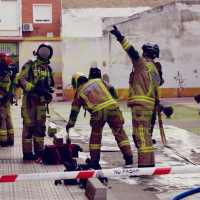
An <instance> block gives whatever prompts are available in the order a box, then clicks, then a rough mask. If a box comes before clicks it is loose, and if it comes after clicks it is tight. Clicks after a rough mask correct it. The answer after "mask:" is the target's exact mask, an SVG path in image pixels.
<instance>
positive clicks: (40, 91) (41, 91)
mask: <svg viewBox="0 0 200 200" xmlns="http://www.w3.org/2000/svg"><path fill="white" fill-rule="evenodd" d="M33 92H34V93H36V94H42V93H43V92H44V89H43V88H41V87H38V86H35V87H34V88H33Z"/></svg>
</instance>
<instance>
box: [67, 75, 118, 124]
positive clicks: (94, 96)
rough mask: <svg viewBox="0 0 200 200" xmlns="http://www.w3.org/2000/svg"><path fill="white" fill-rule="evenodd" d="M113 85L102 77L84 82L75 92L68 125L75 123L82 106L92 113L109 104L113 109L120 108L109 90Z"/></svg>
mask: <svg viewBox="0 0 200 200" xmlns="http://www.w3.org/2000/svg"><path fill="white" fill-rule="evenodd" d="M111 87H112V86H111V85H110V84H108V83H107V82H106V81H103V80H102V79H91V80H89V81H88V82H86V83H84V84H82V85H81V86H80V87H79V89H78V90H77V92H76V94H75V97H74V101H73V103H72V109H71V110H72V112H71V114H70V118H69V122H68V125H69V126H70V127H73V126H74V125H75V123H76V119H77V116H78V113H79V111H80V108H81V106H83V108H84V109H85V110H87V111H88V112H89V113H90V114H92V113H94V112H96V111H98V110H101V109H103V108H106V107H108V106H112V108H113V109H115V108H118V107H119V105H118V102H117V99H114V98H113V97H112V95H111V94H110V92H109V91H108V90H109V89H110V88H111Z"/></svg>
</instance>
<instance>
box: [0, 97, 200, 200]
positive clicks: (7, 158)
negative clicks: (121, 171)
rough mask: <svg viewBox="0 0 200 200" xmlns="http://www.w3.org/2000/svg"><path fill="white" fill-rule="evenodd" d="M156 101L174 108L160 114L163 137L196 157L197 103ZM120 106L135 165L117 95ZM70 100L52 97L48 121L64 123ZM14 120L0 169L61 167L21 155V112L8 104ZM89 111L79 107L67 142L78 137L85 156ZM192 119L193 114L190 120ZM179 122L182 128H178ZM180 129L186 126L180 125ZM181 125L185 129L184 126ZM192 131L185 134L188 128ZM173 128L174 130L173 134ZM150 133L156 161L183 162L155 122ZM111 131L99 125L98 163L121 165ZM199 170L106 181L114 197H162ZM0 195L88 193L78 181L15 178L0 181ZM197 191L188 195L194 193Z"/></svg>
mask: <svg viewBox="0 0 200 200" xmlns="http://www.w3.org/2000/svg"><path fill="white" fill-rule="evenodd" d="M161 103H163V104H164V105H165V106H166V105H173V106H174V110H175V112H174V113H175V114H174V115H173V116H172V117H171V118H169V119H168V118H166V117H165V115H164V114H162V116H163V123H164V126H165V131H166V137H167V139H168V142H170V144H171V145H173V146H174V147H175V148H177V150H178V151H180V152H181V153H184V154H185V155H186V156H188V157H189V158H190V159H193V160H195V161H199V160H200V149H199V142H198V141H199V135H198V131H199V129H200V125H199V108H198V106H199V104H197V103H196V102H195V101H194V99H193V98H172V99H161ZM120 107H121V110H122V111H123V115H124V117H125V121H126V123H125V125H124V127H125V130H126V133H127V135H128V137H129V139H130V142H131V147H132V151H133V154H134V167H136V166H137V151H136V149H135V147H134V144H133V142H132V138H131V134H132V128H131V127H132V125H131V113H130V110H129V109H127V108H126V101H120ZM70 108H71V102H53V103H51V105H50V114H49V121H52V122H54V123H56V125H57V127H58V128H59V129H60V130H64V129H65V125H66V122H67V120H68V116H69V114H70ZM12 114H13V123H14V127H15V145H14V146H8V147H1V148H0V174H2V175H8V174H26V173H42V172H57V171H58V172H60V171H64V167H63V165H60V166H49V165H42V164H36V163H35V162H34V161H26V162H24V161H23V160H22V147H21V132H22V119H21V117H20V105H19V106H13V107H12ZM89 118H90V115H89V113H87V115H86V117H85V118H84V112H83V110H81V112H80V114H79V118H78V121H77V123H76V126H75V128H74V129H71V130H70V135H71V139H72V143H78V144H79V145H80V146H81V147H82V148H83V149H84V152H82V153H80V154H79V157H82V158H84V159H85V158H87V157H89V149H88V146H89V145H88V140H89V136H90V131H91V129H90V126H89ZM191 119H192V120H191ZM180 128H181V129H180ZM183 129H185V130H186V131H185V130H183ZM184 131H185V132H184ZM188 131H190V132H195V133H196V134H188V133H189V132H188ZM174 133H176V134H174ZM154 138H155V139H156V140H157V144H156V145H155V155H156V166H157V167H164V166H184V165H188V163H187V162H186V161H184V160H182V159H180V158H178V157H177V156H176V155H174V154H173V153H172V152H171V150H168V149H166V148H164V147H163V145H162V143H161V140H160V136H159V129H158V125H156V127H155V131H154ZM113 141H114V140H113V136H112V133H111V132H110V129H109V127H108V126H107V125H106V126H105V128H104V131H103V140H102V144H103V145H102V154H101V165H102V167H103V168H105V169H106V168H113V167H123V165H124V161H123V159H122V154H121V152H119V149H118V147H117V146H116V143H115V142H114V143H113ZM45 144H52V139H51V138H49V137H48V136H47V137H45ZM199 178H200V177H199V175H198V174H197V175H191V176H190V175H188V176H187V175H179V176H176V175H171V176H167V175H165V176H156V177H155V176H154V177H152V176H146V177H126V178H112V179H109V182H108V183H109V184H108V186H109V187H110V189H111V191H112V192H113V194H114V195H115V196H116V197H117V198H118V199H119V200H125V199H126V200H127V199H128V200H138V199H142V200H147V199H148V200H156V199H157V200H158V199H161V200H167V199H170V198H172V197H173V196H175V195H177V194H179V193H181V192H183V191H186V190H189V189H192V188H196V187H198V186H199ZM0 188H1V191H3V192H1V193H0V199H27V200H28V199H29V200H32V199H77V200H79V199H80V200H82V199H87V197H86V196H85V194H84V192H85V191H84V189H81V188H80V187H79V186H78V185H76V186H66V185H59V186H55V185H54V181H53V180H52V181H27V182H14V183H1V184H0ZM199 198H200V196H199V194H196V196H195V195H194V196H192V197H188V198H187V199H199Z"/></svg>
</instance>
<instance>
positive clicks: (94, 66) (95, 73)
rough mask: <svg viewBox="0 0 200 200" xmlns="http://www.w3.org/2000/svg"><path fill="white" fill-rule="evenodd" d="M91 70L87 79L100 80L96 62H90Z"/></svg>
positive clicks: (99, 71)
mask: <svg viewBox="0 0 200 200" xmlns="http://www.w3.org/2000/svg"><path fill="white" fill-rule="evenodd" d="M90 66H91V68H90V73H89V77H88V79H89V80H90V79H95V78H101V70H100V69H99V68H97V62H96V61H93V62H91V65H90Z"/></svg>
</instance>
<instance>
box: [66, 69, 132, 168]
mask: <svg viewBox="0 0 200 200" xmlns="http://www.w3.org/2000/svg"><path fill="white" fill-rule="evenodd" d="M72 85H73V88H74V89H77V91H76V94H75V96H74V101H73V103H72V108H71V114H70V116H69V121H68V124H67V126H66V130H67V132H68V131H69V129H70V128H72V127H74V125H75V123H76V120H77V117H78V114H79V111H80V108H81V106H83V108H84V109H85V110H87V111H88V112H89V113H90V114H91V119H90V126H91V127H92V132H91V136H90V144H89V149H90V156H91V160H92V162H93V163H94V164H95V165H97V166H99V160H100V149H101V138H102V130H103V127H104V125H105V123H106V122H107V123H108V125H109V126H110V128H111V130H112V132H113V134H114V137H115V140H116V142H117V144H118V146H119V148H120V150H121V152H122V154H123V157H124V159H125V167H131V166H132V164H133V159H132V157H133V155H132V152H131V147H130V143H129V139H128V137H127V135H126V133H125V131H124V129H123V124H124V119H123V116H122V113H121V112H120V110H119V105H118V102H117V99H118V97H117V94H116V91H115V89H114V87H113V86H111V85H110V84H108V83H107V82H105V81H103V80H102V79H91V80H88V79H87V77H85V75H84V74H82V73H80V72H77V73H76V74H74V75H73V77H72Z"/></svg>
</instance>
